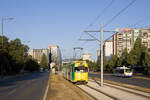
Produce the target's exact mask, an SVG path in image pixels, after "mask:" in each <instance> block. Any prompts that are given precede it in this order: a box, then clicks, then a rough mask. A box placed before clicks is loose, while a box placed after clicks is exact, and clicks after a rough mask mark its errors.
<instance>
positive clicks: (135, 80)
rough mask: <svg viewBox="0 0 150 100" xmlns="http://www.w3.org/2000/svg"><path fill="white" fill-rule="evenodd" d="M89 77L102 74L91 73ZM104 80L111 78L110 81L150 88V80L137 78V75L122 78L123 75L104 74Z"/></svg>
mask: <svg viewBox="0 0 150 100" xmlns="http://www.w3.org/2000/svg"><path fill="white" fill-rule="evenodd" d="M89 77H99V78H100V74H96V73H89ZM104 80H110V81H115V82H119V83H125V84H130V85H135V86H140V87H144V88H150V80H148V79H140V78H136V76H133V77H132V78H122V77H116V76H113V75H112V74H104Z"/></svg>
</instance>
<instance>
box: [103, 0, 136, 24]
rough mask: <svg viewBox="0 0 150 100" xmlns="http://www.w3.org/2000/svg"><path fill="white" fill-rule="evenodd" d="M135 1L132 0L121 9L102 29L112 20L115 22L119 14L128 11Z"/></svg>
mask: <svg viewBox="0 0 150 100" xmlns="http://www.w3.org/2000/svg"><path fill="white" fill-rule="evenodd" d="M135 2H136V0H132V1H131V2H130V3H129V4H128V5H127V6H125V7H124V8H123V9H121V10H120V11H119V12H118V13H117V14H116V15H115V16H113V17H112V18H111V19H110V20H109V21H108V22H107V23H106V24H105V25H104V27H106V26H108V25H109V24H111V22H112V21H113V20H115V19H116V18H117V17H118V16H119V15H120V14H121V13H123V12H124V11H125V10H126V9H128V8H129V7H130V6H131V5H132V4H134V3H135Z"/></svg>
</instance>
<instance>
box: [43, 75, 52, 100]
mask: <svg viewBox="0 0 150 100" xmlns="http://www.w3.org/2000/svg"><path fill="white" fill-rule="evenodd" d="M50 75H51V74H49V77H48V82H47V86H46V90H45V92H44V96H43V100H46V99H47V94H48V89H49V81H50Z"/></svg>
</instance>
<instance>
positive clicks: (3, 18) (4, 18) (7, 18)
mask: <svg viewBox="0 0 150 100" xmlns="http://www.w3.org/2000/svg"><path fill="white" fill-rule="evenodd" d="M13 19H14V18H9V17H4V16H2V25H1V26H2V27H1V28H2V49H3V47H4V20H13Z"/></svg>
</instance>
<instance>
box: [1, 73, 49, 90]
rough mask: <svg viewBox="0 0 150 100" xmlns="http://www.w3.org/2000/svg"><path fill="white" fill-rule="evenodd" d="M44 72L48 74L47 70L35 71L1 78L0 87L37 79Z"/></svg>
mask: <svg viewBox="0 0 150 100" xmlns="http://www.w3.org/2000/svg"><path fill="white" fill-rule="evenodd" d="M45 74H48V72H44V73H39V72H36V73H32V74H27V75H20V76H16V77H14V78H10V79H6V80H3V81H1V82H0V88H1V87H7V86H11V85H16V84H17V83H19V82H25V81H26V80H33V79H38V78H40V77H42V76H44V75H45Z"/></svg>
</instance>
